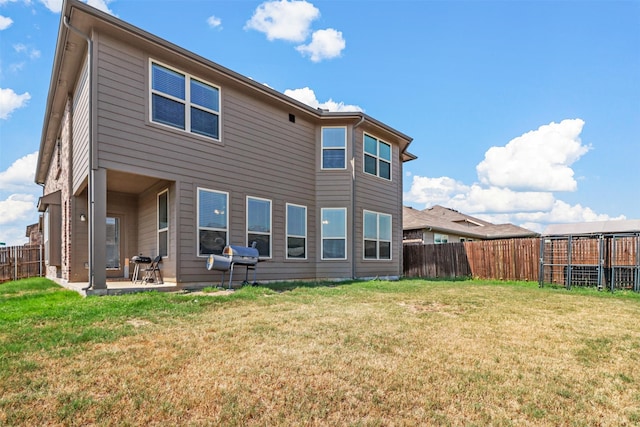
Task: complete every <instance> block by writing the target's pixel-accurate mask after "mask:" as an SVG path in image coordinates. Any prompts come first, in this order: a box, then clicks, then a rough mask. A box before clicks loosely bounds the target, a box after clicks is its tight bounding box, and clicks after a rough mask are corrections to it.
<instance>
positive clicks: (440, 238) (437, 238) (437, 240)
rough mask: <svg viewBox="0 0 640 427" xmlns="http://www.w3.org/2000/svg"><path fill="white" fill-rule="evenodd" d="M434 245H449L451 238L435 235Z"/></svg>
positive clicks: (444, 235)
mask: <svg viewBox="0 0 640 427" xmlns="http://www.w3.org/2000/svg"><path fill="white" fill-rule="evenodd" d="M433 243H435V244H436V245H439V244H441V243H449V236H448V235H446V234H440V233H433Z"/></svg>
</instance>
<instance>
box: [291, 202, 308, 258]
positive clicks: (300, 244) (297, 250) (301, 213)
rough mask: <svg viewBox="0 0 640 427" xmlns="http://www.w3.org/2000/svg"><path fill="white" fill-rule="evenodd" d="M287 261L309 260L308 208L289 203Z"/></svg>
mask: <svg viewBox="0 0 640 427" xmlns="http://www.w3.org/2000/svg"><path fill="white" fill-rule="evenodd" d="M286 221H287V259H307V207H306V206H300V205H294V204H291V203H287V219H286Z"/></svg>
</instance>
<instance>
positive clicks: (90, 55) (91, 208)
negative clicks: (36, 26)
mask: <svg viewBox="0 0 640 427" xmlns="http://www.w3.org/2000/svg"><path fill="white" fill-rule="evenodd" d="M62 22H63V23H64V25H65V27H67V28H68V29H70V30H71V31H73V32H74V33H76V34H77V35H79V36H80V37H82V38H83V39H85V40H86V41H87V67H88V72H87V73H88V74H87V79H88V83H89V111H88V113H89V123H88V125H89V144H88V145H89V177H88V186H89V190H88V192H89V194H88V196H89V277H88V279H89V284H88V285H87V287H85V288H82V290H83V291H87V290H89V289H91V288H92V287H93V282H94V264H95V263H94V251H93V245H94V235H95V215H94V207H95V206H94V205H95V191H94V188H93V185H94V176H93V173H94V162H93V78H92V74H93V41H92V40H91V38H90V37H89V36H88V35H86V34H84V33H83V32H82V31H80V30H79V29H77V28H75V27H74V26H72V25H71V24H70V23H69V17H68V16H66V15H64V17H63V19H62Z"/></svg>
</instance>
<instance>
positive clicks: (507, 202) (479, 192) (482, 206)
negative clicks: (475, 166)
mask: <svg viewBox="0 0 640 427" xmlns="http://www.w3.org/2000/svg"><path fill="white" fill-rule="evenodd" d="M553 202H554V197H553V194H552V193H546V192H534V191H513V190H510V189H508V188H498V187H488V188H483V187H481V186H480V185H478V184H474V185H472V186H471V187H470V189H469V191H468V192H466V193H462V194H458V195H456V196H454V197H453V198H452V199H451V200H450V201H449V203H448V206H447V207H450V208H453V209H456V210H459V211H461V212H474V213H478V212H493V213H496V212H532V211H538V210H547V209H550V208H551V207H552V206H553Z"/></svg>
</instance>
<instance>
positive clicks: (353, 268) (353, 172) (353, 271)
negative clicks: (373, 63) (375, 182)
mask: <svg viewBox="0 0 640 427" xmlns="http://www.w3.org/2000/svg"><path fill="white" fill-rule="evenodd" d="M363 122H364V115H362V116H360V120H359V121H358V122H357V123H356V124H355V125H353V127H352V128H351V236H352V237H353V238H352V239H351V278H352V279H355V278H356V239H355V236H356V128H357V127H358V126H360V125H361V124H362V123H363Z"/></svg>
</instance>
